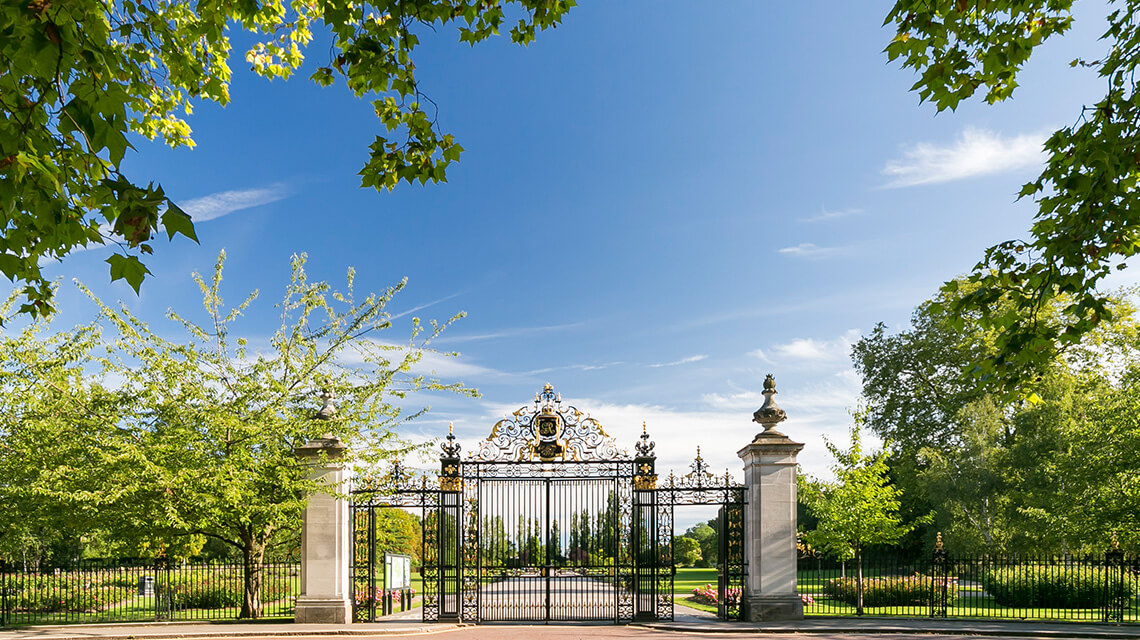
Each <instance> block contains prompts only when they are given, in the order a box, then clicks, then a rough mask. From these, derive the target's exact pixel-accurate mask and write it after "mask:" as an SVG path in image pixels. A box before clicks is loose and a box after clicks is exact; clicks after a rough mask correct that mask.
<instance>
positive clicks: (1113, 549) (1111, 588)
mask: <svg viewBox="0 0 1140 640" xmlns="http://www.w3.org/2000/svg"><path fill="white" fill-rule="evenodd" d="M1127 600H1128V597H1127V595H1126V593H1125V590H1124V552H1123V551H1121V550H1120V541H1119V540H1117V538H1116V532H1113V534H1112V545H1111V546H1110V547H1109V548H1108V551H1106V552H1105V553H1104V598H1103V601H1104V616H1103V618H1104V621H1105V622H1124V606H1125V602H1126V601H1127Z"/></svg>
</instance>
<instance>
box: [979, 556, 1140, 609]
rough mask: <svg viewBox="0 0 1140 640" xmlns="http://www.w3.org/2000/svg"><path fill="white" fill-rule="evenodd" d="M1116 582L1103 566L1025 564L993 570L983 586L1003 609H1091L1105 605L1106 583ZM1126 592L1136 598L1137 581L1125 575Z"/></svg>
mask: <svg viewBox="0 0 1140 640" xmlns="http://www.w3.org/2000/svg"><path fill="white" fill-rule="evenodd" d="M1116 579H1117V578H1116V576H1114V575H1113V576H1108V575H1105V570H1104V568H1103V567H1062V566H1036V565H1028V566H1026V565H1023V566H1010V567H1002V568H999V569H990V570H989V571H987V572H986V573H985V574H984V575H983V576H982V587H983V588H984V589H985V590H986V593H988V594H990V595H991V596H993V599H994V602H996V603H997V604H999V605H1001V606H1003V607H1067V608H1074V609H1089V608H1094V607H1099V606H1101V605H1102V604H1103V602H1104V596H1105V586H1106V580H1112V581H1113V582H1114V585H1115V584H1117V583H1116V582H1115V581H1116ZM1115 588H1116V587H1115V586H1114V590H1115ZM1123 590H1124V593H1123V594H1122V595H1126V596H1127V597H1129V598H1132V597H1135V596H1136V593H1137V584H1136V579H1135V578H1134V577H1132V576H1131V575H1128V576H1125V577H1124V579H1123Z"/></svg>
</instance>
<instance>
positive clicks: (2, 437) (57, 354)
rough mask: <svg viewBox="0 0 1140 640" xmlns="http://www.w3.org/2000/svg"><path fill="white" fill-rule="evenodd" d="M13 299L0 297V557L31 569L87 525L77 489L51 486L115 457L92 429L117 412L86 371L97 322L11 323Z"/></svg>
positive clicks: (94, 348) (85, 530)
mask: <svg viewBox="0 0 1140 640" xmlns="http://www.w3.org/2000/svg"><path fill="white" fill-rule="evenodd" d="M14 302H15V294H13V295H12V296H10V297H9V298H8V299H7V300H6V301H4V302H3V303H2V304H0V443H2V444H0V503H3V504H4V505H5V508H4V509H3V510H0V559H2V560H3V561H7V562H13V563H15V564H18V565H21V566H23V568H24V569H25V570H34V569H36V568H37V567H38V566H39V565H40V563H41V561H44V560H47V559H49V558H48V556H49V555H50V551H51V547H52V546H54V545H57V544H58V543H61V542H63V541H64V540H67V539H73V540H74V539H78V538H79V536H80V534H81V533H86V534H88V535H90V534H92V533H93V532H92V531H91V530H90V525H91V522H90V520H88V519H87V518H85V517H84V514H83V513H82V512H81V511H77V509H76V505H77V504H82V502H83V500H82V496H81V495H67V494H60V493H58V492H56V491H55V487H56V486H57V484H58V482H59V481H60V479H62V478H67V477H68V474H69V472H70V470H71V469H72V468H73V467H75V466H77V465H85V464H113V463H114V461H113V460H109V459H107V457H106V456H105V455H104V452H103V451H101V449H100V447H99V444H100V442H99V438H97V437H95V436H94V431H95V430H96V429H97V428H98V426H99V425H100V424H102V423H103V422H105V421H112V422H113V421H114V420H115V418H116V416H117V413H116V410H115V404H116V403H115V402H114V398H113V395H112V394H110V393H108V392H107V391H105V390H104V389H103V388H102V387H101V386H99V384H98V382H97V380H96V379H95V378H94V377H93V376H91V375H90V374H89V373H88V371H87V369H88V368H89V367H90V366H91V365H92V363H93V361H94V357H95V356H94V355H93V354H94V352H95V351H97V350H98V348H99V345H100V343H101V341H102V336H101V332H100V327H99V326H98V325H95V324H89V325H84V326H79V327H76V328H74V329H69V330H63V331H57V330H55V328H54V327H53V326H52V325H51V324H49V323H48V322H47V321H44V320H33V321H31V322H29V323H28V324H26V326H24V327H22V328H19V329H16V328H14V327H13V325H12V323H11V322H10V321H12V320H13V319H14V318H13V314H12V310H13V304H14ZM77 447H78V448H80V449H81V453H80V454H79V455H73V451H74V450H75V449H76V448H77Z"/></svg>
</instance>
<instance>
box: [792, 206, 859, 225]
mask: <svg viewBox="0 0 1140 640" xmlns="http://www.w3.org/2000/svg"><path fill="white" fill-rule="evenodd" d="M860 213H863V210H862V209H841V210H839V211H828V210H827V209H826V208H824V207H820V209H819V213H817V214H816V215H814V216H808V217H806V218H800V222H826V221H828V220H838V219H839V218H846V217H848V216H853V215H858V214H860Z"/></svg>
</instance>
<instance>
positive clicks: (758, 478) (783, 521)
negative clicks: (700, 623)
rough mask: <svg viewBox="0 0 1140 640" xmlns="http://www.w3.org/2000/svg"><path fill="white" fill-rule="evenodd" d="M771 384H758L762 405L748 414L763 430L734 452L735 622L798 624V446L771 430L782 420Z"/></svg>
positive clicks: (800, 610)
mask: <svg viewBox="0 0 1140 640" xmlns="http://www.w3.org/2000/svg"><path fill="white" fill-rule="evenodd" d="M776 393H777V392H776V381H775V378H773V376H772V375H771V374H769V375H768V377H767V378H766V379H765V380H764V404H763V405H762V406H761V407H760V408H759V409H757V410H756V413H754V414H752V419H753V421H754V422H756V423H758V424H760V426H762V427H763V428H764V430H763V431H761V432H760V433H758V434H756V437H755V438H754V439H753V440H752V442H750V443H749V444H748V446H746V447H744V448H743V449H741V450H740V451H739V452H737V455H739V456H740V459H741V460H743V461H744V485H745V487H746V491H747V503H746V504H745V506H744V539H745V554H746V555H747V558H748V576H747V578H746V580H745V583H744V593H743V594H742V598H741V609H742V610H741V614H742V615H741V617H742V618H743V619H745V620H749V621H764V620H799V619H802V618H803V617H804V606H803V601H802V600H801V599H800V596H799V594H798V593H796V468H797V465H796V454H798V453H799V452H800V450H801V449H803V448H804V445H803V443H801V442H794V441H793V440H792V439H791V438H789V437H788V436H786V435H784V434H783V433H781V432H779V431H777V430H776V429H775V426H776V425H777V424H779V423H780V422H783V421H784V420H785V419H787V414H786V413H785V412H784V410H783V409H781V408H780V407H779V406H778V405H777V404H776V400H775V399H774V398H773V396H775V395H776Z"/></svg>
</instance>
